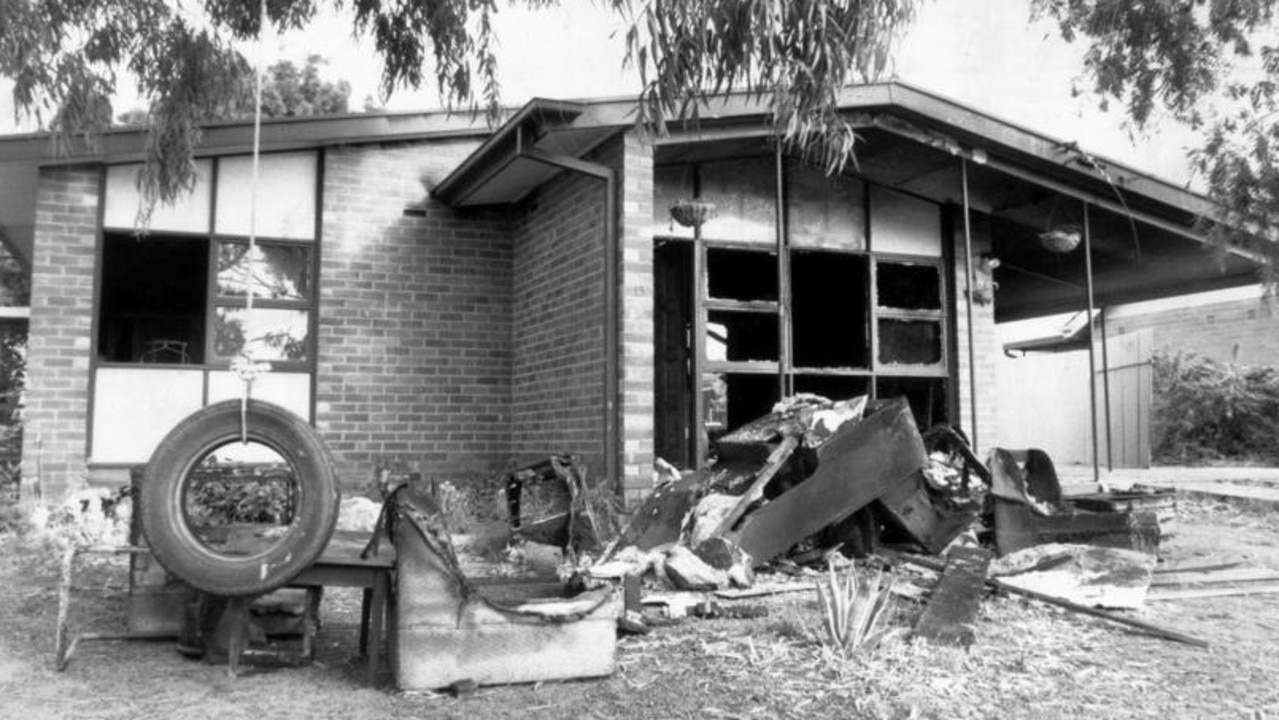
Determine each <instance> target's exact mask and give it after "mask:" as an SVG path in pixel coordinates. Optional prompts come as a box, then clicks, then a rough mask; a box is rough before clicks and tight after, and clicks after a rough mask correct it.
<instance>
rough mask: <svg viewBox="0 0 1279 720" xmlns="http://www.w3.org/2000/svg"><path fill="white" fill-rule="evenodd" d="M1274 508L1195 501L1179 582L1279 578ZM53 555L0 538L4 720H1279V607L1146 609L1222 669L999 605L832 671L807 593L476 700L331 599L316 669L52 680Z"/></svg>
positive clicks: (346, 599)
mask: <svg viewBox="0 0 1279 720" xmlns="http://www.w3.org/2000/svg"><path fill="white" fill-rule="evenodd" d="M1274 512H1275V509H1274V508H1273V507H1266V506H1251V507H1248V506H1241V505H1237V504H1236V505H1227V504H1221V503H1209V502H1204V501H1183V502H1182V504H1181V507H1180V508H1179V511H1178V513H1179V527H1178V528H1177V535H1176V536H1175V537H1173V538H1171V539H1170V540H1167V541H1166V542H1165V557H1166V558H1167V559H1169V560H1170V561H1172V562H1179V563H1180V562H1188V561H1196V562H1198V561H1212V560H1237V559H1246V560H1248V561H1249V562H1250V563H1253V564H1256V565H1260V566H1266V567H1269V568H1271V569H1275V570H1279V523H1276V522H1275V520H1274V515H1273V513H1274ZM55 557H56V553H55V552H54V551H53V550H51V549H50V548H48V547H44V546H41V545H40V544H38V543H35V542H33V541H32V540H31V539H30V538H29V537H17V536H15V535H13V534H9V535H0V717H3V718H218V719H219V720H235V719H239V718H253V719H255V720H256V719H259V718H379V719H380V718H497V717H508V716H510V717H520V718H580V719H582V720H585V719H586V718H685V717H688V718H692V717H699V718H701V717H742V718H756V717H758V718H769V717H775V718H814V717H815V718H826V717H829V718H939V719H941V718H1035V719H1036V720H1048V719H1050V718H1141V717H1151V718H1248V719H1250V720H1260V719H1261V718H1270V719H1271V720H1279V596H1276V595H1260V596H1254V597H1236V598H1218V599H1199V600H1182V601H1175V602H1159V603H1150V604H1148V606H1147V608H1146V609H1145V610H1143V611H1142V612H1141V613H1140V614H1139V615H1140V617H1142V618H1143V619H1145V620H1148V621H1151V622H1155V623H1159V624H1162V625H1165V626H1168V627H1170V628H1173V629H1177V630H1180V631H1182V632H1185V633H1189V634H1194V635H1197V636H1199V637H1202V638H1204V639H1206V640H1208V641H1209V642H1210V643H1211V648H1210V649H1208V650H1203V649H1198V648H1194V647H1189V646H1186V645H1180V644H1176V643H1172V642H1168V641H1164V640H1157V639H1154V638H1150V637H1147V636H1143V635H1139V634H1135V633H1131V632H1128V631H1125V630H1123V629H1121V628H1119V627H1117V626H1112V625H1109V624H1106V623H1104V622H1101V621H1097V620H1092V619H1087V618H1082V617H1079V616H1075V615H1070V614H1068V613H1066V612H1064V611H1060V610H1056V609H1051V608H1046V607H1044V606H1042V605H1039V604H1035V603H1032V602H1030V601H1024V600H1020V599H1015V598H1007V597H993V596H992V597H988V598H987V599H986V601H985V603H984V605H983V610H982V615H981V618H980V622H979V624H978V627H977V628H976V631H977V638H978V640H977V643H976V644H975V645H974V646H973V648H972V649H971V650H970V651H969V652H962V651H955V650H947V649H938V648H934V647H930V646H928V645H926V644H920V643H915V642H912V641H910V640H909V639H907V637H906V629H907V628H909V627H910V625H911V624H912V623H913V622H914V619H915V618H916V617H917V615H918V613H919V607H918V606H917V605H915V604H913V603H911V602H909V601H901V602H899V603H898V607H897V611H896V615H895V619H894V623H893V624H894V629H893V630H892V631H891V632H890V634H889V635H888V637H887V638H886V639H885V641H884V643H883V644H882V645H881V647H880V648H879V649H878V650H877V651H876V652H875V653H874V654H873V655H870V656H868V657H857V658H853V659H851V660H848V661H840V660H836V659H834V658H833V657H831V656H830V655H828V654H827V653H826V652H825V651H824V649H823V648H822V646H821V644H820V642H818V641H817V639H816V634H815V630H816V627H817V614H816V613H817V611H816V604H815V599H814V596H813V595H812V594H811V593H801V594H797V595H790V596H783V597H779V598H776V599H774V600H773V601H771V603H770V610H771V612H770V615H769V617H767V618H765V619H760V620H708V621H697V620H688V621H685V622H684V623H682V624H681V625H679V626H675V627H669V628H662V629H659V630H656V631H654V632H653V634H651V635H648V636H646V637H642V638H624V639H623V640H621V641H620V643H619V649H618V662H619V670H618V672H617V673H616V675H614V676H613V677H611V678H607V679H603V680H592V681H578V682H565V683H545V684H539V685H531V686H519V687H505V688H484V689H481V690H480V691H478V692H477V693H475V694H474V695H471V696H469V697H464V698H461V699H458V698H453V697H450V696H424V695H404V694H398V693H396V692H394V690H392V689H391V688H390V682H391V678H390V677H389V676H386V677H384V678H383V687H382V688H380V689H372V688H368V687H366V686H365V685H364V684H363V682H362V674H363V668H364V665H363V661H362V660H360V659H359V658H357V657H356V656H355V652H356V635H357V626H356V613H355V611H354V608H355V599H354V597H353V596H352V595H350V594H342V593H334V592H331V593H329V594H328V595H327V596H326V599H325V613H324V614H325V626H324V629H323V630H322V632H321V636H320V647H319V651H318V658H317V661H316V662H315V663H314V664H312V665H310V666H308V667H303V668H295V669H277V670H271V671H258V672H255V673H254V674H251V675H249V676H244V677H239V678H229V677H228V676H227V674H226V671H225V669H224V668H222V667H216V666H210V665H206V664H204V663H202V662H195V661H190V660H186V659H184V658H182V657H180V656H179V655H178V654H177V653H176V652H175V651H174V649H173V645H172V643H171V642H132V643H88V644H85V645H82V646H81V647H80V648H79V649H78V650H77V652H76V656H75V657H74V659H73V661H72V663H71V666H70V667H69V668H68V670H67V671H66V672H64V673H57V672H54V670H53V669H52V655H53V636H54V632H53V629H54V622H55V615H56V608H57V593H56V588H57V562H56V559H55ZM124 582H125V574H124V572H123V570H122V569H121V568H120V567H111V566H106V567H101V568H97V569H95V570H93V571H92V572H89V573H86V574H85V575H84V580H83V581H82V582H80V583H79V588H78V590H77V593H76V618H75V622H76V625H77V626H78V627H79V628H81V629H90V628H91V629H95V630H102V631H109V630H116V629H120V621H119V618H120V616H121V614H122V607H123V591H124Z"/></svg>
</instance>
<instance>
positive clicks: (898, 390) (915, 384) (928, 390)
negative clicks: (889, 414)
mask: <svg viewBox="0 0 1279 720" xmlns="http://www.w3.org/2000/svg"><path fill="white" fill-rule="evenodd" d="M875 396H876V397H881V398H892V397H904V398H906V401H907V402H909V403H910V410H911V412H912V413H914V415H915V425H917V426H918V427H919V428H921V429H925V430H926V429H928V428H930V427H933V426H934V425H938V424H940V423H945V422H948V415H947V412H946V410H947V403H946V378H942V377H888V378H880V379H878V380H876V381H875Z"/></svg>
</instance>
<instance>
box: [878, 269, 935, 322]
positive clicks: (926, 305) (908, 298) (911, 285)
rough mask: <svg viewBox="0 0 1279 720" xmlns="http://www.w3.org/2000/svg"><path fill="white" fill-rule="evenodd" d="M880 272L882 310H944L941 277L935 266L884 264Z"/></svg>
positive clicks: (879, 283) (879, 287)
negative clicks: (942, 306)
mask: <svg viewBox="0 0 1279 720" xmlns="http://www.w3.org/2000/svg"><path fill="white" fill-rule="evenodd" d="M877 269H878V275H877V277H876V279H875V284H876V288H877V289H878V291H879V306H880V307H883V308H897V309H899V310H941V274H940V272H939V271H938V269H937V267H936V266H935V265H907V264H902V263H889V262H881V263H879V264H878V265H877Z"/></svg>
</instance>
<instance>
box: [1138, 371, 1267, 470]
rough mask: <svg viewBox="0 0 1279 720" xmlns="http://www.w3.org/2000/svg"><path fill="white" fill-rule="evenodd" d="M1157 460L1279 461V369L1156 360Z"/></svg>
mask: <svg viewBox="0 0 1279 720" xmlns="http://www.w3.org/2000/svg"><path fill="white" fill-rule="evenodd" d="M1152 366H1153V371H1154V373H1153V385H1154V388H1153V389H1154V402H1153V414H1154V436H1155V445H1154V450H1153V454H1154V460H1155V462H1157V463H1161V464H1193V463H1202V462H1212V461H1223V460H1226V461H1234V462H1260V463H1275V462H1279V442H1277V441H1279V369H1276V368H1273V367H1267V366H1259V365H1238V364H1235V363H1221V362H1217V361H1215V360H1212V359H1209V358H1204V357H1199V356H1197V355H1194V354H1193V353H1182V352H1175V353H1171V352H1166V351H1161V352H1158V353H1156V354H1155V355H1154V357H1153V359H1152Z"/></svg>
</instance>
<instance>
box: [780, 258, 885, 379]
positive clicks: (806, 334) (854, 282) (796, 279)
mask: <svg viewBox="0 0 1279 720" xmlns="http://www.w3.org/2000/svg"><path fill="white" fill-rule="evenodd" d="M790 258H791V260H790V272H791V342H792V345H793V349H794V359H793V363H792V364H793V365H794V366H795V367H808V368H817V367H840V368H868V367H870V307H869V301H870V299H869V291H868V287H869V282H868V270H869V267H868V264H867V261H866V257H865V256H864V255H849V254H846V253H830V252H793V253H791V256H790Z"/></svg>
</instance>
